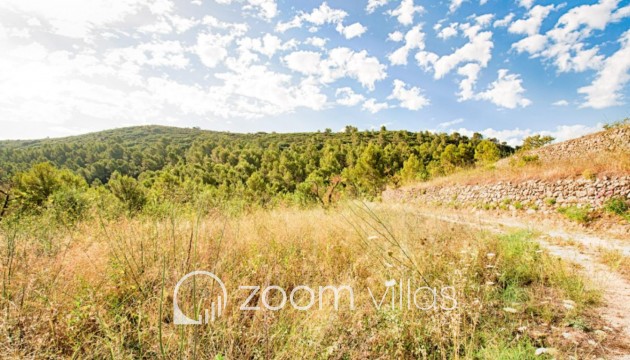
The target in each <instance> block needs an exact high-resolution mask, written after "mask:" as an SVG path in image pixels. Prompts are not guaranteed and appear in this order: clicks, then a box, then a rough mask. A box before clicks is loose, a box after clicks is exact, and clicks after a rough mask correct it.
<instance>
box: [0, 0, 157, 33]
mask: <svg viewBox="0 0 630 360" xmlns="http://www.w3.org/2000/svg"><path fill="white" fill-rule="evenodd" d="M144 7H145V1H144V0H121V1H115V2H112V1H107V0H59V1H37V0H4V1H2V2H1V3H0V8H8V9H9V10H12V11H15V12H19V13H24V14H28V15H30V17H33V16H35V17H37V18H39V19H42V20H45V21H46V22H47V23H48V24H50V26H51V27H52V31H53V33H55V34H57V35H62V36H66V37H71V38H78V39H85V40H89V39H90V38H91V37H92V36H93V32H95V31H96V30H98V29H99V28H102V27H104V26H106V25H111V24H115V23H119V22H121V21H123V20H124V19H125V18H127V17H128V16H130V15H133V14H136V13H138V12H139V11H140V10H141V9H142V8H144Z"/></svg>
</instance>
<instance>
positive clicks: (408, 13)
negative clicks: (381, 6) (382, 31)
mask: <svg viewBox="0 0 630 360" xmlns="http://www.w3.org/2000/svg"><path fill="white" fill-rule="evenodd" d="M413 2H414V0H401V1H400V5H399V6H398V7H397V8H396V9H394V10H390V11H389V15H390V16H392V17H395V18H396V19H397V20H398V22H399V23H401V24H402V25H406V26H409V25H411V24H413V18H414V15H415V14H422V13H423V12H424V8H423V7H422V6H420V5H414V3H413Z"/></svg>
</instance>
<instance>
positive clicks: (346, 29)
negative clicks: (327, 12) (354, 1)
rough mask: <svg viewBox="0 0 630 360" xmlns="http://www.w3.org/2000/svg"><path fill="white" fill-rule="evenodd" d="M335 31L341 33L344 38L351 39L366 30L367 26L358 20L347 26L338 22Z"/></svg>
mask: <svg viewBox="0 0 630 360" xmlns="http://www.w3.org/2000/svg"><path fill="white" fill-rule="evenodd" d="M337 31H338V32H339V33H340V34H343V36H344V37H345V38H346V39H352V38H354V37H359V36H361V35H363V33H364V32H366V31H367V28H366V27H365V26H363V25H361V23H358V22H357V23H354V24H352V25H349V26H344V25H343V24H341V23H339V24H337Z"/></svg>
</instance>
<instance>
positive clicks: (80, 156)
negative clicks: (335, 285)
mask: <svg viewBox="0 0 630 360" xmlns="http://www.w3.org/2000/svg"><path fill="white" fill-rule="evenodd" d="M514 151H515V149H513V148H512V147H510V146H507V145H506V144H505V143H501V142H499V141H497V140H496V139H484V138H483V136H481V135H480V134H478V133H475V134H474V135H473V136H472V137H467V136H463V135H461V134H459V133H452V134H445V133H431V132H428V131H421V132H409V131H389V130H387V129H386V128H385V127H382V128H381V129H380V130H376V131H359V130H358V129H357V128H355V127H352V126H347V127H346V128H345V129H344V131H341V132H333V131H331V130H330V129H326V130H325V131H320V132H316V133H293V134H280V133H256V134H233V133H226V132H211V131H203V130H199V129H195V128H193V129H182V128H170V127H161V126H145V127H134V128H126V129H116V130H109V131H104V132H99V133H93V134H87V135H81V136H76V137H69V138H63V139H44V140H32V141H3V142H0V184H2V186H1V188H2V189H3V192H4V193H6V194H7V195H6V196H5V198H6V197H9V196H11V197H12V199H13V201H12V203H15V205H14V206H16V207H19V208H20V209H24V210H29V211H35V210H36V209H41V208H43V207H46V206H53V205H54V204H58V206H60V207H62V208H64V209H68V211H69V212H70V213H72V212H77V213H80V212H81V208H82V207H84V206H87V204H89V203H90V202H93V201H96V200H95V199H94V198H91V199H84V198H85V197H86V196H87V195H86V194H88V195H90V194H91V195H90V196H92V197H94V196H96V195H98V196H100V198H102V197H103V196H105V195H104V194H106V195H107V196H111V197H112V198H114V199H115V202H118V203H119V205H120V206H122V207H123V208H124V209H125V210H126V211H128V212H136V211H141V210H143V209H145V208H147V207H156V206H159V204H163V203H183V204H191V203H195V202H196V201H199V198H204V197H205V198H208V199H210V200H209V201H221V200H226V199H241V200H242V201H245V202H248V203H258V204H262V205H265V204H270V203H274V202H277V201H292V202H298V203H304V204H306V203H322V204H325V205H327V204H329V203H330V202H333V201H334V200H335V199H338V198H340V197H344V196H348V197H364V198H373V197H376V196H378V194H380V192H381V191H382V190H383V189H384V187H385V186H386V185H388V184H391V185H401V184H404V183H409V182H415V181H426V180H429V179H431V178H435V177H439V176H443V175H448V174H450V173H452V172H454V171H456V170H457V169H460V168H466V167H472V166H477V165H480V164H482V165H483V164H491V163H493V162H495V161H496V160H498V159H500V158H501V157H505V156H507V155H510V154H512V153H513V152H514ZM0 196H2V195H0ZM2 201H3V199H2V198H0V205H2V204H1V202H2ZM82 204H83V205H82ZM71 215H72V214H71Z"/></svg>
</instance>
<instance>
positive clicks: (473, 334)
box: [0, 203, 601, 359]
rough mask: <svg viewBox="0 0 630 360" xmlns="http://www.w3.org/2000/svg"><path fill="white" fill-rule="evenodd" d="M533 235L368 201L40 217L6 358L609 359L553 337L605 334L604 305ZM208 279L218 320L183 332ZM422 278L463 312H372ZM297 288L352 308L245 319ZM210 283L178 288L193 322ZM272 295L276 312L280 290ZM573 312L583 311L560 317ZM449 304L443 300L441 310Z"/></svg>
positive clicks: (18, 267)
mask: <svg viewBox="0 0 630 360" xmlns="http://www.w3.org/2000/svg"><path fill="white" fill-rule="evenodd" d="M530 238H531V234H529V233H527V232H518V233H514V234H511V235H509V236H496V235H493V234H489V233H485V232H479V231H474V230H470V229H467V228H463V227H456V226H452V225H448V224H443V223H440V222H436V221H433V220H428V219H425V218H422V217H418V216H416V215H415V213H414V211H413V209H412V208H408V207H406V206H403V205H395V206H385V205H369V206H368V205H366V204H362V203H349V204H344V205H342V206H340V207H339V208H337V209H332V210H328V211H326V210H322V209H312V210H299V209H279V210H272V211H256V212H253V213H249V214H243V215H239V216H232V217H226V216H224V215H223V214H221V213H211V214H204V215H199V216H197V215H195V214H175V213H174V214H173V215H172V216H171V217H169V218H166V219H161V220H156V219H148V218H144V219H119V220H114V221H105V220H102V221H98V220H94V221H91V222H88V223H83V224H80V225H78V226H77V227H76V228H74V229H61V228H52V227H47V226H46V225H45V224H44V223H43V222H39V221H38V219H36V218H35V219H22V220H20V222H18V223H11V222H6V223H4V224H3V226H2V230H1V232H0V245H1V246H2V248H1V250H0V255H1V259H2V265H1V267H0V272H2V274H3V278H2V289H3V290H2V291H3V292H2V298H1V302H0V308H1V309H2V317H1V318H0V338H1V339H2V340H1V341H0V357H1V358H24V357H29V358H30V357H37V358H70V357H72V358H85V357H92V358H107V357H110V358H155V357H162V358H204V359H207V358H214V359H223V358H234V359H236V358H266V359H269V358H276V359H293V358H333V359H342V358H343V359H346V358H431V359H451V358H466V359H472V358H519V359H525V358H534V350H535V348H536V347H540V346H544V347H552V348H556V349H558V350H559V351H561V353H562V354H572V353H580V356H581V358H588V357H595V356H596V355H597V354H598V353H599V352H600V351H601V348H590V347H588V346H587V345H582V344H577V345H576V344H573V343H570V342H566V341H564V340H563V339H562V337H561V336H560V335H559V333H558V331H560V332H561V331H562V329H563V328H566V327H567V326H571V324H573V323H575V321H576V320H575V319H579V323H580V324H588V326H586V327H585V328H589V327H590V328H592V327H595V326H596V325H595V324H596V319H595V318H591V317H589V315H588V314H589V313H590V310H589V309H590V308H591V307H592V306H593V305H594V304H595V302H596V300H597V294H596V293H595V292H593V291H590V290H587V286H586V284H585V283H584V282H583V281H582V280H581V279H580V278H579V277H578V276H577V275H576V272H575V271H574V269H572V268H570V267H566V266H564V265H563V264H561V263H558V261H557V259H553V258H551V257H549V256H547V255H546V254H545V253H544V252H541V251H539V247H538V246H537V245H536V244H535V243H533V242H531V241H530ZM492 254H494V255H492ZM201 269H203V270H209V271H212V272H214V273H215V274H217V275H218V276H219V277H220V278H221V279H222V280H223V281H224V282H225V284H226V287H227V288H228V291H229V293H230V301H229V303H228V306H227V308H226V310H225V313H224V316H223V317H221V318H220V319H219V320H218V321H217V322H214V323H212V324H210V325H207V326H206V325H204V326H176V325H173V324H172V296H171V294H172V291H173V288H174V285H175V284H176V282H177V281H178V280H179V279H180V278H181V277H182V276H183V275H184V274H186V273H188V272H190V271H192V270H201ZM423 277H424V278H425V279H426V280H427V281H428V282H429V283H430V285H431V287H435V288H438V289H440V288H443V287H447V286H452V287H453V288H454V289H455V291H456V299H457V307H456V309H455V310H453V311H446V310H442V309H434V310H431V311H419V310H415V311H413V310H412V311H409V310H401V309H400V308H397V309H392V308H391V307H386V308H381V309H375V307H374V305H373V303H372V300H371V298H370V296H369V292H367V288H370V289H372V290H374V291H375V294H378V295H376V296H377V297H379V298H380V295H381V294H383V292H384V289H385V287H384V285H383V284H384V282H385V281H387V280H390V279H401V278H402V279H412V281H413V284H414V286H415V287H418V286H423V285H424V282H423V280H422V278H423ZM300 284H304V285H308V286H310V287H311V288H314V289H317V287H318V286H325V285H349V286H351V287H352V288H353V289H354V291H355V305H356V309H355V310H354V311H351V310H349V309H348V305H349V304H348V303H347V302H344V301H342V302H341V306H340V308H339V310H338V311H336V310H334V309H333V308H332V305H331V298H330V297H325V298H324V299H323V303H324V307H323V309H321V310H318V309H317V310H316V309H313V310H309V311H298V310H295V309H293V308H292V307H291V306H286V307H285V308H284V309H282V310H280V311H262V310H261V311H253V312H246V311H239V309H238V307H239V304H241V303H242V302H243V300H244V299H245V298H246V297H247V296H248V293H247V292H244V291H239V290H238V286H239V285H260V286H262V287H265V286H268V285H278V286H281V287H282V288H283V289H286V291H287V293H289V292H290V291H291V290H292V289H294V288H295V287H296V286H298V285H300ZM206 285H208V284H205V283H204V282H203V281H202V280H201V279H200V280H199V281H197V282H193V283H190V284H188V285H187V286H185V287H183V288H182V290H181V292H180V294H183V295H182V296H183V298H182V300H181V302H180V304H183V307H184V308H185V309H186V311H188V313H191V312H193V311H195V312H199V311H200V310H201V309H203V308H206V307H208V306H207V305H208V302H207V301H208V299H207V296H208V295H209V294H210V293H212V292H211V291H208V287H207V286H206ZM438 291H439V290H438ZM270 294H273V295H272V296H271V297H270V301H269V303H270V304H278V303H279V302H280V300H281V298H280V296H279V293H277V292H272V293H270ZM567 299H570V300H572V301H574V302H575V303H576V306H575V308H573V309H566V308H565V307H563V305H562V304H563V301H565V300H567ZM193 300H194V301H193ZM298 300H299V301H298V303H302V302H303V301H305V297H300V298H299V299H298ZM306 300H307V299H306ZM256 301H257V304H259V305H261V298H260V297H258V298H257V299H256ZM444 301H446V302H444ZM448 301H449V300H448V299H447V298H446V297H443V296H438V305H440V304H443V305H445V306H447V307H448V306H449V305H450V304H451V303H449V302H448ZM580 331H581V330H580ZM541 334H542V335H541ZM584 336H585V338H588V337H589V336H590V335H589V334H588V333H585V335H584ZM582 346H586V348H582Z"/></svg>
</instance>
